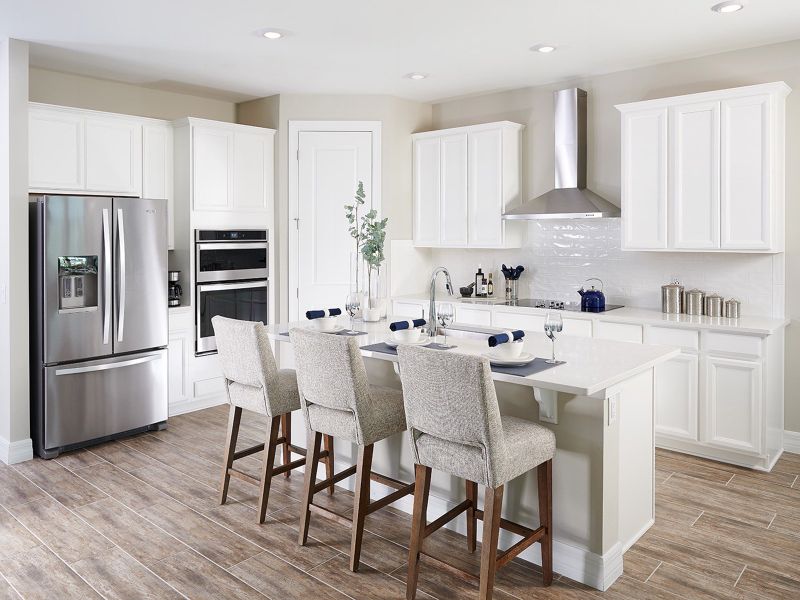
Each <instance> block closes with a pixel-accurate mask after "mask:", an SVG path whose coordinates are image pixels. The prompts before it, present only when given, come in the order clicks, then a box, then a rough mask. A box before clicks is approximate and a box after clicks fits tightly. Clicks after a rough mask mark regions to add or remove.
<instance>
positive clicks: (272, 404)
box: [211, 316, 333, 523]
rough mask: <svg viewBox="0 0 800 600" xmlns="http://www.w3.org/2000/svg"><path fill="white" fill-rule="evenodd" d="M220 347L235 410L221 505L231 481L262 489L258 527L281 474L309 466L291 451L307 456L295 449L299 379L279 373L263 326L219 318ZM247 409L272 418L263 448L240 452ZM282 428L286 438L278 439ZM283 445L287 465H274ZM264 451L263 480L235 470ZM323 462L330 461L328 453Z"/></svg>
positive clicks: (287, 371) (215, 322)
mask: <svg viewBox="0 0 800 600" xmlns="http://www.w3.org/2000/svg"><path fill="white" fill-rule="evenodd" d="M211 324H212V326H213V327H214V337H215V338H216V342H217V350H218V353H219V361H220V365H221V366H222V373H223V375H224V377H225V390H226V392H227V394H228V402H229V403H230V405H231V410H230V416H229V418H228V436H227V441H226V442H225V454H224V457H223V461H222V462H223V464H222V486H221V489H220V497H219V503H220V504H225V501H226V500H227V498H228V486H229V484H230V480H231V477H236V478H237V479H241V480H243V481H247V482H248V483H252V484H254V485H257V486H259V487H260V489H261V493H260V495H259V499H258V522H259V523H263V522H264V519H265V516H266V513H267V503H268V502H269V489H270V484H271V482H272V478H273V477H274V476H276V475H280V474H281V473H283V474H284V475H285V476H286V477H289V475H290V472H291V470H292V469H296V468H297V467H300V466H302V465H304V464H305V462H306V459H305V458H299V459H297V460H295V461H291V455H292V452H294V453H295V454H299V455H301V456H305V454H306V451H305V449H304V448H300V447H299V446H295V445H293V444H292V432H291V422H292V421H291V416H292V415H291V412H292V411H293V410H298V409H299V408H300V395H299V393H298V391H297V378H296V376H295V372H294V371H293V370H291V369H280V370H279V369H278V367H277V365H276V363H275V356H274V355H273V354H272V348H270V345H269V339H268V338H267V332H266V329H265V328H264V324H263V323H260V322H257V321H255V322H253V321H240V320H236V319H227V318H225V317H220V316H216V317H214V318H213V319H211ZM243 409H244V410H249V411H252V412H255V413H258V414H260V415H266V416H267V417H269V419H270V427H269V431H268V434H267V441H266V443H265V444H258V445H256V446H251V447H250V448H245V449H243V450H239V451H238V452H237V451H236V442H237V440H238V437H239V425H240V422H241V418H242V410H243ZM279 429H280V430H282V433H283V435H281V436H280V437H279V436H278V433H279ZM280 445H282V446H283V464H282V465H280V466H278V467H276V466H275V453H276V450H277V448H278V446H280ZM262 450H264V461H263V466H262V469H261V479H260V480H259V479H256V478H255V477H252V476H250V475H247V474H246V473H243V472H242V471H239V470H237V469H234V468H233V463H234V461H236V460H238V459H240V458H244V457H245V456H250V455H251V454H255V453H256V452H261V451H262ZM323 457H324V458H325V460H330V465H329V468H331V469H332V468H333V461H332V458H331V459H329V458H328V455H327V453H325V454H324V455H323Z"/></svg>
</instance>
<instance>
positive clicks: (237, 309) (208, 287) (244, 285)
mask: <svg viewBox="0 0 800 600" xmlns="http://www.w3.org/2000/svg"><path fill="white" fill-rule="evenodd" d="M268 257H269V239H268V235H267V231H266V230H263V229H246V230H241V229H237V230H197V231H196V232H195V273H196V277H195V281H196V294H195V301H196V305H197V310H196V317H195V328H196V336H195V339H196V340H197V342H196V348H195V351H196V353H197V354H206V353H210V352H216V350H217V344H216V341H215V339H214V328H213V326H212V325H211V319H212V318H213V317H215V316H216V315H221V316H223V317H229V318H231V319H243V320H246V321H261V322H263V323H265V324H266V323H267V314H268V313H267V308H268V294H267V292H268V275H269V271H268V267H267V265H268Z"/></svg>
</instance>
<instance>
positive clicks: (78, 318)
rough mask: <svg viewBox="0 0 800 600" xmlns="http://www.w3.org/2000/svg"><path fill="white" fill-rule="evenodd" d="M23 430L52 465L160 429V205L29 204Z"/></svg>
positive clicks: (163, 329)
mask: <svg viewBox="0 0 800 600" xmlns="http://www.w3.org/2000/svg"><path fill="white" fill-rule="evenodd" d="M30 240H31V249H30V250H31V253H30V264H31V277H30V282H31V316H30V320H31V400H32V405H31V409H32V410H31V420H32V423H31V426H32V430H33V442H34V448H35V450H36V453H37V454H38V455H39V456H41V457H43V458H53V457H55V456H58V454H59V453H60V452H63V451H65V450H71V449H73V448H78V447H81V446H85V445H88V444H90V443H95V442H99V441H103V440H107V439H111V438H114V437H117V436H119V435H122V434H128V433H132V432H134V431H141V430H145V429H153V428H160V427H163V424H164V423H165V422H166V420H167V411H168V395H167V386H168V383H167V350H166V346H167V343H168V324H167V203H166V200H149V199H143V198H107V197H96V196H41V195H32V196H31V197H30Z"/></svg>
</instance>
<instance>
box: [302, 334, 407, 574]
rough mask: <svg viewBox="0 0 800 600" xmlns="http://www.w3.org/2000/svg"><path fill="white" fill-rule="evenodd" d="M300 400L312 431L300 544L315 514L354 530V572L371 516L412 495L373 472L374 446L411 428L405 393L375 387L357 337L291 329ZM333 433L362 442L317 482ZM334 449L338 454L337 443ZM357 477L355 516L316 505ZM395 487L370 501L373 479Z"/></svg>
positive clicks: (308, 426)
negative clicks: (353, 456)
mask: <svg viewBox="0 0 800 600" xmlns="http://www.w3.org/2000/svg"><path fill="white" fill-rule="evenodd" d="M289 336H290V338H291V340H292V344H293V345H294V356H295V363H296V365H297V379H298V383H299V386H300V403H301V405H302V408H303V416H304V417H305V420H306V427H307V429H308V445H307V448H308V452H310V454H309V455H307V457H308V465H307V466H306V473H305V491H304V493H303V499H302V506H301V513H300V535H299V540H298V541H299V543H300V545H305V543H306V540H307V538H308V527H309V522H310V518H311V513H312V512H313V513H315V514H318V515H321V516H324V517H327V518H329V519H332V520H333V521H336V522H338V523H340V524H343V525H348V526H350V527H351V528H352V537H351V543H350V570H351V571H357V570H358V565H359V560H360V556H361V540H362V538H363V535H364V521H365V519H366V517H367V515H369V514H371V513H373V512H375V511H376V510H378V509H380V508H383V507H384V506H388V505H389V504H391V503H392V502H395V501H396V500H398V499H400V498H402V497H403V496H407V495H408V494H412V493H413V492H414V484H413V483H411V484H407V483H404V482H402V481H397V480H396V479H392V478H390V477H386V476H384V475H379V474H378V473H373V472H372V450H373V444H374V443H375V442H378V441H380V440H383V439H385V438H388V437H389V436H391V435H394V434H395V433H399V432H401V431H405V430H406V415H405V411H404V410H403V394H402V392H400V391H399V390H393V389H389V388H382V387H378V386H374V385H370V384H369V383H368V382H367V372H366V369H365V368H364V361H363V360H362V358H361V353H360V351H359V348H358V344H357V342H356V339H355V338H353V337H346V336H340V335H331V334H329V333H320V332H316V331H309V330H307V329H292V330H291V331H289ZM322 434H328V435H331V436H333V438H334V439H336V438H344V439H346V440H348V441H350V442H353V443H355V444H357V445H358V460H357V463H356V464H355V465H354V466H352V467H350V468H348V469H345V470H343V471H341V472H340V473H337V474H335V475H330V474H329V475H328V477H327V479H325V480H324V481H322V482H320V483H317V463H318V458H319V456H320V438H321V436H322ZM330 452H333V450H332V446H331V449H330ZM354 474H355V476H356V485H355V498H354V501H353V518H352V519H350V518H349V517H347V516H345V515H342V514H340V513H338V512H335V511H333V510H330V509H327V508H323V507H321V506H318V505H316V504H314V495H315V494H316V493H317V492H319V491H321V490H323V489H325V487H327V486H330V485H333V484H335V483H337V482H339V481H341V480H343V479H346V478H347V477H350V476H351V475H354ZM371 480H372V481H377V482H379V483H382V484H384V485H386V486H389V487H391V488H394V490H395V491H394V492H392V493H390V494H389V495H387V496H385V497H383V498H381V499H380V500H376V501H374V502H370V494H369V488H370V481H371Z"/></svg>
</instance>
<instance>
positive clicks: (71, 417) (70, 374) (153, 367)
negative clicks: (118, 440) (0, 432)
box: [43, 350, 168, 450]
mask: <svg viewBox="0 0 800 600" xmlns="http://www.w3.org/2000/svg"><path fill="white" fill-rule="evenodd" d="M44 371H45V376H44V385H45V394H44V444H43V445H44V448H45V449H48V450H50V449H55V448H60V447H63V446H69V445H71V444H79V443H83V442H87V441H89V440H93V439H96V438H101V437H105V436H109V435H114V434H117V433H122V432H125V431H130V430H132V429H138V428H140V427H145V426H147V425H151V424H153V423H158V422H161V421H166V420H167V410H168V409H167V407H168V399H167V351H166V350H156V351H153V352H143V353H139V354H129V355H126V356H119V357H115V358H110V359H102V360H93V361H88V362H83V363H72V364H69V365H60V366H54V367H45V369H44Z"/></svg>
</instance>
